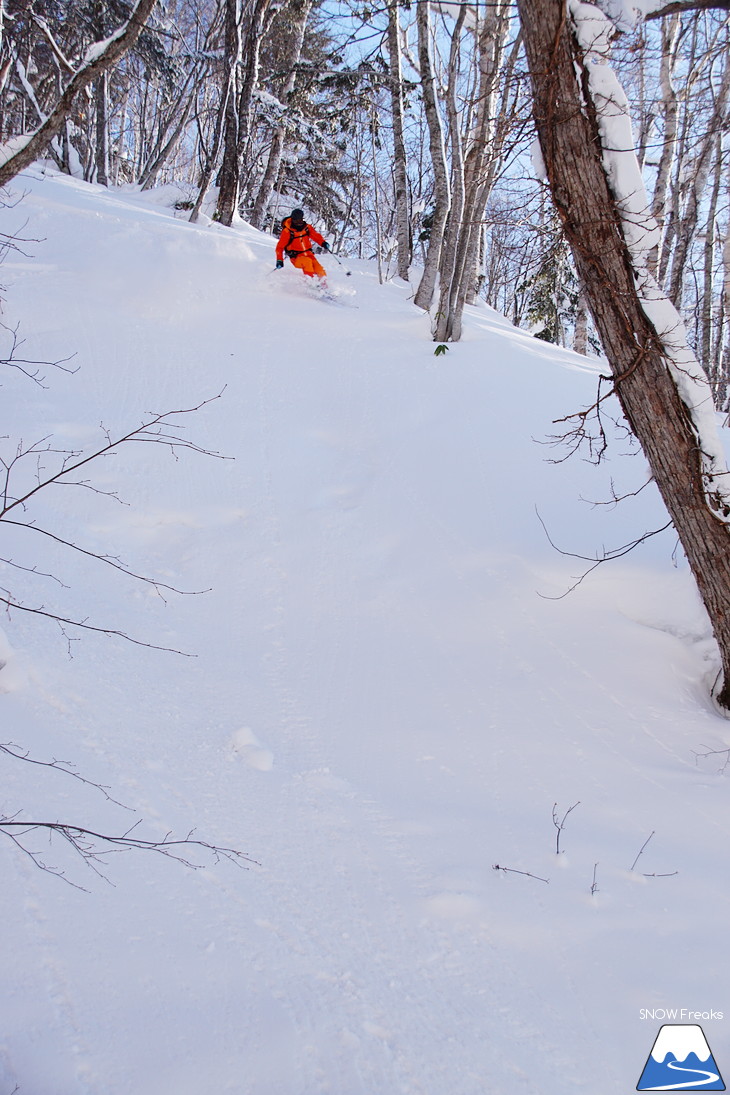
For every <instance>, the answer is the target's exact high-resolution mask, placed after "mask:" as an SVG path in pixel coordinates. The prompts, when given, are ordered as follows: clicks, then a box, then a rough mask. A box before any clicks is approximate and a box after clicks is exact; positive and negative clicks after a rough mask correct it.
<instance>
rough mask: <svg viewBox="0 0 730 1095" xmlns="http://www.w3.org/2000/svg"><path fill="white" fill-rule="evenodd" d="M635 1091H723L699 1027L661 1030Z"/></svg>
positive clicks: (666, 1027) (708, 1048)
mask: <svg viewBox="0 0 730 1095" xmlns="http://www.w3.org/2000/svg"><path fill="white" fill-rule="evenodd" d="M636 1090H637V1091H725V1084H724V1083H723V1082H722V1076H721V1075H720V1070H719V1068H718V1067H717V1065H716V1064H715V1058H714V1057H713V1056H712V1050H711V1049H710V1047H709V1045H708V1043H707V1039H706V1038H705V1035H704V1031H703V1030H702V1027H698V1026H694V1025H691V1024H681V1025H680V1024H676V1025H673V1024H669V1023H667V1024H666V1025H665V1026H663V1027H662V1028H661V1029H660V1031H659V1033H658V1034H657V1036H656V1040H655V1042H654V1045H653V1046H652V1047H651V1053H650V1054H649V1057H648V1059H647V1062H646V1064H645V1065H644V1071H643V1072H642V1074H641V1079H640V1080H639V1082H638V1084H637V1085H636Z"/></svg>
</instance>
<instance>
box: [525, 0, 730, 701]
mask: <svg viewBox="0 0 730 1095" xmlns="http://www.w3.org/2000/svg"><path fill="white" fill-rule="evenodd" d="M518 9H519V15H520V21H521V23H522V29H523V33H524V39H525V47H526V52H527V57H528V64H529V69H530V78H531V83H532V91H533V112H534V117H535V123H536V125H537V129H538V134H539V139H540V145H541V149H542V155H543V159H544V162H545V165H546V169H547V174H548V180H549V184H550V188H551V191H552V196H553V201H554V203H555V207H556V209H557V211H558V214H559V216H560V219H561V221H562V224H563V228H564V232H565V236H566V238H567V240H568V243H569V244H570V247H571V249H572V251H573V256H574V259H575V263H576V267H577V269H578V274H579V276H580V278H581V281H582V283H583V286H584V288H585V292H586V296H587V298H588V301H589V304H590V309H591V312H592V315H593V320H594V323H595V325H596V328H597V330H598V332H599V334H600V337H601V340H602V342H603V346H604V350H605V352H606V356H607V357H608V360H609V362H610V365H611V371H612V374H613V378H614V385H615V390H616V393H617V395H618V398H619V400H620V403H621V406H622V408H623V411H624V414H625V415H626V418H627V420H628V422H629V425H630V426H631V429H632V430H633V432H634V433H635V435H636V437H637V438H638V439H639V441H640V443H641V446H642V448H643V450H644V454H645V456H646V458H647V460H648V462H649V467H650V469H651V473H652V476H653V478H654V481H655V482H656V484H657V487H658V488H659V491H660V493H661V495H662V498H663V499H664V502H665V504H666V507H667V509H668V511H669V514H670V517H671V519H672V522H673V524H674V527H675V529H676V531H677V534H678V536H679V538H680V540H681V543H682V546H683V548H684V551H685V554H686V556H687V559H688V562H689V565H690V567H691V570H692V573H693V575H694V577H695V580H696V582H697V585H698V587H699V591H700V594H701V596H702V599H703V601H704V604H705V607H706V608H707V611H708V614H709V617H710V620H711V622H712V627H713V630H714V633H715V637H716V639H717V642H718V645H719V648H720V655H721V660H722V669H723V683H722V687H721V689H720V692H719V694H718V696H717V701H718V703H719V704H720V705H721V706H722V707H723V708H725V709H730V527H728V524H727V523H726V520H727V514H726V513H725V512H724V511H723V509H722V504H721V503H719V502H718V504H717V505H715V503H714V500H713V499H712V498H711V497H710V496H709V495H708V482H707V471H706V468H705V466H704V465H703V455H702V451H701V448H702V446H701V444H700V443H699V439H698V435H697V432H696V429H695V428H694V427H693V424H692V421H691V413H692V412H691V408H690V407H689V406H688V404H687V402H686V401H685V400H683V398H682V397H681V395H680V392H679V390H678V386H677V382H676V380H675V375H674V374H673V373H672V372H671V371H670V367H669V362H670V360H671V355H672V350H671V348H670V346H669V345H668V343H667V342H666V341H665V340H664V339H663V338H662V337H660V335H659V334H658V332H657V329H656V327H655V326H654V324H653V323H652V322H651V321H650V320H649V318H648V316H647V312H646V311H645V308H644V307H643V306H642V299H641V298H640V297H639V293H638V291H637V281H636V275H637V269H636V266H635V263H634V260H633V258H632V254H631V251H630V249H629V245H628V243H627V240H626V237H625V228H624V222H623V221H622V217H621V211H620V209H619V207H618V204H617V201H616V198H615V196H614V193H613V192H612V190H611V186H610V184H609V181H608V177H607V174H606V169H605V167H604V160H603V152H604V150H603V146H602V135H601V128H600V124H599V119H598V116H597V112H596V109H595V104H594V102H593V99H592V97H591V91H590V78H589V75H588V69H587V65H586V62H585V57H584V55H583V51H582V50H581V48H580V46H579V44H578V42H577V41H576V39H575V37H574V35H573V33H572V31H571V26H570V23H569V18H568V15H567V11H566V4H565V0H518ZM579 81H580V82H579ZM708 392H709V387H708ZM711 505H713V506H715V508H711Z"/></svg>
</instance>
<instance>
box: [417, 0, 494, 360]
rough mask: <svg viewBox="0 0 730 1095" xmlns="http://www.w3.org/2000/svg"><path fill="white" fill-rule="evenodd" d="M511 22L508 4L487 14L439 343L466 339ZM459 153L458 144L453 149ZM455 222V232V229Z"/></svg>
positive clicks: (444, 273) (441, 308) (444, 284)
mask: <svg viewBox="0 0 730 1095" xmlns="http://www.w3.org/2000/svg"><path fill="white" fill-rule="evenodd" d="M508 19H509V7H508V4H507V0H497V2H496V3H494V4H493V5H491V6H490V7H488V8H487V11H486V14H485V16H484V21H483V24H482V26H481V28H480V29H479V32H478V39H477V58H478V65H479V86H478V93H477V112H476V120H475V124H474V128H473V132H472V134H471V139H470V141H469V144H468V148H467V152H466V155H465V157H464V167H463V194H464V200H463V207H462V210H461V213H460V216H459V218H458V221H456V219H455V217H454V212H455V210H452V215H451V222H454V223H453V232H454V245H453V256H450V260H451V258H452V257H453V262H451V261H450V263H449V270H447V269H445V268H444V267H443V265H442V270H441V290H440V296H439V309H438V310H439V315H438V320H437V324H436V330H435V333H434V338H435V339H437V340H438V341H439V342H444V341H446V340H450V341H453V342H457V341H458V340H459V339H460V338H461V323H462V314H463V311H464V305H465V303H466V300H467V297H468V295H469V292H470V289H471V288H472V285H473V280H474V275H475V270H476V258H477V255H478V250H479V236H480V232H481V227H482V218H483V215H484V208H485V206H486V203H487V200H488V198H489V194H490V191H491V188H492V184H493V180H494V169H495V165H496V160H497V157H498V155H499V152H498V148H497V145H498V142H497V139H496V138H497V132H496V121H497V119H496V113H497V112H496V109H495V107H496V103H497V84H498V77H499V72H500V68H501V64H502V55H503V52H504V42H505V36H506V32H507V26H508ZM452 147H453V143H452ZM451 222H450V228H451V227H452V225H451Z"/></svg>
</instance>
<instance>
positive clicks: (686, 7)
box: [644, 0, 730, 19]
mask: <svg viewBox="0 0 730 1095" xmlns="http://www.w3.org/2000/svg"><path fill="white" fill-rule="evenodd" d="M714 10H716V11H728V10H730V0H673V2H672V3H671V4H665V5H664V7H663V8H657V10H656V11H649V12H647V13H646V15H645V16H644V18H645V19H663V18H664V16H665V15H673V14H674V13H675V12H678V13H680V14H681V13H682V12H685V11H714Z"/></svg>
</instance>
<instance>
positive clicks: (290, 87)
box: [251, 0, 313, 228]
mask: <svg viewBox="0 0 730 1095" xmlns="http://www.w3.org/2000/svg"><path fill="white" fill-rule="evenodd" d="M312 3H313V0H301V2H300V3H299V4H296V5H295V4H292V5H291V10H292V17H291V18H292V22H291V26H290V28H289V42H290V51H289V56H288V57H287V62H286V63H287V65H288V66H289V70H290V71H289V75H288V77H287V79H286V81H285V83H284V86H283V87H282V88H281V91H280V92H279V97H280V99H281V102H282V103H283V104H284V105H285V106H288V104H289V101H290V100H291V97H292V95H293V94H294V89H295V87H296V82H297V68H298V65H299V62H300V60H301V56H302V47H303V46H304V34H305V31H306V28H307V20H308V18H309V13H310V11H311V10H312ZM285 143H286V118H281V119H280V121H279V124H278V125H277V126H276V128H275V129H274V132H273V133H272V135H271V146H270V148H269V155H268V158H267V161H266V169H265V170H264V177H263V179H262V181H261V184H260V186H259V190H258V194H257V195H256V201H255V202H254V207H253V212H252V214H251V224H252V225H253V226H254V228H263V227H264V224H265V222H266V215H267V213H268V211H269V206H270V205H271V199H272V197H273V195H274V189H275V187H276V182H277V179H278V178H279V171H280V168H281V161H282V156H283V154H284V146H285Z"/></svg>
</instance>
